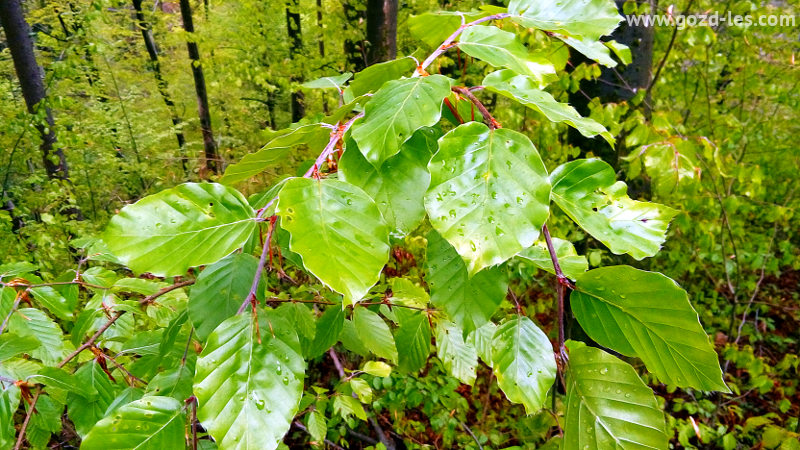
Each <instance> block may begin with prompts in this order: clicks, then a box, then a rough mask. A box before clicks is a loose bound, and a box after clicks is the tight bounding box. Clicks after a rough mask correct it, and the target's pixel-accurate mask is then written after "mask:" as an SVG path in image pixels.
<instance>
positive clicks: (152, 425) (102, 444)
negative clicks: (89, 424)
mask: <svg viewBox="0 0 800 450" xmlns="http://www.w3.org/2000/svg"><path fill="white" fill-rule="evenodd" d="M185 422H186V413H185V412H184V408H183V404H181V402H179V401H178V400H175V399H174V398H170V397H143V398H141V399H139V400H136V401H133V402H131V403H128V404H127V405H124V406H122V407H120V408H119V409H117V410H116V411H115V412H114V413H113V414H112V415H111V416H109V417H106V418H104V419H103V420H101V421H100V422H97V425H95V426H94V428H92V431H90V432H89V434H88V435H86V437H85V438H84V440H83V442H82V443H81V449H86V450H91V449H108V448H131V449H142V450H145V449H149V450H162V449H167V448H183V447H184V440H183V435H184V423H185Z"/></svg>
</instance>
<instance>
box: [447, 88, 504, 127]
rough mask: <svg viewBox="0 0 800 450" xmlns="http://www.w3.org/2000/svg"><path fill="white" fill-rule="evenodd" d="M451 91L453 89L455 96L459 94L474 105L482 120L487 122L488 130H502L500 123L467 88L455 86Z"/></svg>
mask: <svg viewBox="0 0 800 450" xmlns="http://www.w3.org/2000/svg"><path fill="white" fill-rule="evenodd" d="M452 89H453V92H455V93H456V94H459V95H463V96H464V97H466V98H467V99H468V100H469V101H471V102H472V104H474V105H475V106H476V107H477V108H478V111H480V113H481V115H482V116H483V118H484V120H486V121H487V122H488V125H489V128H491V129H493V130H496V129H498V128H502V126H501V125H500V122H498V121H497V119H495V118H494V117H493V116H492V114H491V113H490V112H489V110H488V109H486V106H484V105H483V103H481V101H480V100H478V98H477V97H475V95H473V94H472V92H471V91H470V90H469V89H467V88H465V87H463V86H455V87H453V88H452Z"/></svg>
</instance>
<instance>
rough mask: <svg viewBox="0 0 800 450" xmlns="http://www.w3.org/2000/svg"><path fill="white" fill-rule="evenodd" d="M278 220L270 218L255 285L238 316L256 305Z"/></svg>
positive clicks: (273, 217) (240, 308)
mask: <svg viewBox="0 0 800 450" xmlns="http://www.w3.org/2000/svg"><path fill="white" fill-rule="evenodd" d="M277 219H278V216H272V217H270V218H269V231H267V239H265V240H264V245H263V246H262V248H261V257H260V258H259V259H258V267H256V274H255V275H254V276H253V284H252V285H250V293H248V294H247V297H245V299H244V301H243V302H242V305H241V306H239V310H238V311H236V314H241V313H243V312H244V310H245V309H247V305H248V304H253V305H255V302H256V301H257V300H256V292H258V283H259V282H261V272H263V271H264V266H265V265H266V264H267V255H268V254H269V251H270V248H271V242H272V232H273V231H275V221H276V220H277Z"/></svg>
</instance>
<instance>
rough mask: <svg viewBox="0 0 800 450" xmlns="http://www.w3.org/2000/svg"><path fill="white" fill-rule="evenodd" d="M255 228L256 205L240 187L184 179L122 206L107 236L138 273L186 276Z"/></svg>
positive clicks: (222, 254)
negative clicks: (253, 207) (250, 201)
mask: <svg viewBox="0 0 800 450" xmlns="http://www.w3.org/2000/svg"><path fill="white" fill-rule="evenodd" d="M254 227H255V221H254V213H253V209H252V208H251V207H250V205H248V204H247V201H246V200H245V199H244V197H243V196H242V194H240V193H239V192H238V191H235V190H233V189H231V188H228V187H225V186H223V185H221V184H214V183H199V184H198V183H185V184H181V185H179V186H176V187H174V188H172V189H167V190H164V191H161V192H159V193H158V194H155V195H150V196H148V197H145V198H143V199H141V200H139V201H138V202H136V203H134V204H132V205H128V206H126V207H125V208H123V209H122V211H120V212H119V214H117V215H116V216H114V217H113V218H112V219H111V223H109V224H108V227H107V228H106V231H105V234H104V235H103V240H104V241H105V242H106V243H107V244H108V246H109V248H110V249H111V251H112V252H113V253H114V254H115V255H116V256H117V257H118V258H119V259H120V260H122V261H123V262H124V263H125V265H126V266H128V267H130V268H131V269H132V270H133V271H134V272H150V273H152V274H154V275H160V276H171V275H184V274H185V273H186V270H187V269H188V268H189V267H192V266H199V265H203V264H211V263H213V262H216V261H218V260H220V259H222V258H223V257H225V256H227V255H229V254H230V253H231V252H233V251H234V250H236V249H237V248H239V247H240V246H241V245H242V244H243V243H244V242H245V241H246V240H247V238H248V237H249V236H250V234H251V233H252V231H253V228H254Z"/></svg>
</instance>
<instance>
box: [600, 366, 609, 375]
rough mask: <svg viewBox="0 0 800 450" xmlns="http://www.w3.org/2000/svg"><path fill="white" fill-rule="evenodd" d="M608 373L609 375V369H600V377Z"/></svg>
mask: <svg viewBox="0 0 800 450" xmlns="http://www.w3.org/2000/svg"><path fill="white" fill-rule="evenodd" d="M607 373H608V367H603V368H602V369H600V375H605V374H607Z"/></svg>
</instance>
